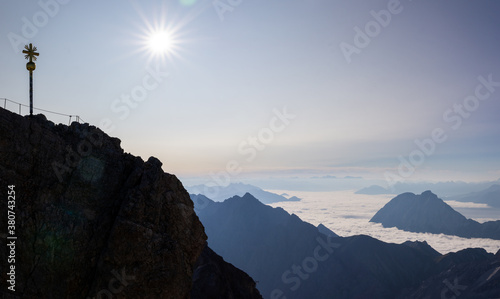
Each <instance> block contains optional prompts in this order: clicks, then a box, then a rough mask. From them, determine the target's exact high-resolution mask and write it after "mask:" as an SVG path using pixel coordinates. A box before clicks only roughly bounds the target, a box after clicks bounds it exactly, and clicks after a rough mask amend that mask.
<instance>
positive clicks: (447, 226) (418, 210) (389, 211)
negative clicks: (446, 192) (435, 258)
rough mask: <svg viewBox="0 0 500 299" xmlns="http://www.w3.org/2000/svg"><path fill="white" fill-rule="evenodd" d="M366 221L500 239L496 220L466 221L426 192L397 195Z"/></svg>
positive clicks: (462, 235)
mask: <svg viewBox="0 0 500 299" xmlns="http://www.w3.org/2000/svg"><path fill="white" fill-rule="evenodd" d="M370 221H371V222H377V223H381V224H382V225H383V226H384V227H397V228H399V229H402V230H406V231H411V232H426V233H435V234H440V233H443V234H447V235H455V236H459V237H465V238H490V239H495V240H500V221H489V222H485V223H479V222H477V221H474V220H471V219H467V218H465V217H464V216H463V215H462V214H460V213H458V212H457V211H455V210H453V208H452V207H450V206H449V205H448V204H446V203H445V202H444V201H443V200H442V199H440V198H438V197H437V196H436V195H435V194H433V193H432V192H430V191H426V192H424V193H422V194H420V195H415V194H413V193H403V194H400V195H398V196H396V197H395V198H393V199H392V200H391V201H390V202H388V203H387V204H386V205H385V206H384V207H383V208H382V209H380V210H379V211H378V212H377V213H376V214H375V216H373V218H372V219H371V220H370Z"/></svg>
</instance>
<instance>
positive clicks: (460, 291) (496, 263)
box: [400, 248, 500, 299]
mask: <svg viewBox="0 0 500 299" xmlns="http://www.w3.org/2000/svg"><path fill="white" fill-rule="evenodd" d="M434 273H435V274H434V275H432V276H430V277H429V278H427V279H426V280H425V281H423V282H422V283H421V284H420V286H419V287H417V288H414V289H413V290H410V291H407V292H406V293H405V294H403V295H402V296H400V298H407V299H420V298H429V299H433V298H436V299H443V298H470V299H481V298H484V299H490V298H498V296H499V295H500V258H499V257H497V256H492V254H489V253H487V252H486V251H485V250H484V249H479V248H469V249H464V250H461V251H459V252H455V253H449V254H447V255H444V256H442V257H441V258H439V259H437V265H436V271H434Z"/></svg>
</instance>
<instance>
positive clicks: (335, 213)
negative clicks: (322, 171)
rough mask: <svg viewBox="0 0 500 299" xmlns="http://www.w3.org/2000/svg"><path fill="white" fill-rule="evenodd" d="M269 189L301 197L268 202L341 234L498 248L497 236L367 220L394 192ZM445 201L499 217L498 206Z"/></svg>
mask: <svg viewBox="0 0 500 299" xmlns="http://www.w3.org/2000/svg"><path fill="white" fill-rule="evenodd" d="M268 191H271V192H274V193H278V194H281V193H287V194H289V195H290V196H293V195H294V196H298V197H300V198H302V201H299V202H279V203H275V204H271V205H270V206H273V207H282V208H283V209H285V210H286V211H287V212H288V213H290V214H292V213H293V214H295V215H297V216H299V217H300V218H301V219H302V220H303V221H306V222H309V223H311V224H314V225H318V224H320V223H323V225H325V226H326V227H328V228H329V229H331V230H332V231H334V232H335V233H336V234H338V235H340V236H343V237H346V236H352V235H360V234H364V235H369V236H371V237H373V238H376V239H379V240H381V241H384V242H388V243H398V244H399V243H403V242H406V241H427V243H429V245H430V246H432V247H433V248H434V249H435V250H437V251H439V252H440V253H442V254H446V253H448V252H456V251H459V250H461V249H465V248H477V247H480V248H484V249H485V250H486V251H488V252H491V253H496V252H497V251H498V250H499V249H500V241H499V240H492V239H481V238H472V239H467V238H460V237H456V236H450V235H444V234H428V233H411V232H406V231H402V230H399V229H397V228H384V227H382V225H381V224H379V223H371V222H369V221H370V219H371V218H372V217H373V215H375V213H376V212H377V211H378V210H380V209H381V208H382V207H383V206H384V205H385V204H386V203H387V202H389V201H390V200H391V199H392V198H393V197H394V196H393V195H363V194H354V191H332V192H304V191H286V190H268ZM447 203H448V204H449V205H450V206H451V207H453V208H454V209H455V210H457V211H458V212H460V213H462V214H463V215H464V216H465V217H467V218H472V219H474V220H476V221H478V222H485V221H491V220H500V209H494V208H490V207H488V206H487V205H484V204H475V203H463V202H454V201H447Z"/></svg>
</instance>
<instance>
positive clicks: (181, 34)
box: [133, 0, 197, 63]
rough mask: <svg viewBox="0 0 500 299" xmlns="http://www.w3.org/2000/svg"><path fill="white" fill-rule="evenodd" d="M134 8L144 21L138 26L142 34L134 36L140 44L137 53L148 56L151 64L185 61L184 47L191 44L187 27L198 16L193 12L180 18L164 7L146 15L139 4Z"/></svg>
mask: <svg viewBox="0 0 500 299" xmlns="http://www.w3.org/2000/svg"><path fill="white" fill-rule="evenodd" d="M186 1H187V0H186ZM189 1H191V0H189ZM189 1H187V2H186V3H188V2H189ZM189 3H191V2H189ZM134 8H135V10H136V11H137V13H138V14H139V17H140V19H141V20H142V22H141V23H140V24H139V25H138V27H139V30H140V32H138V33H134V34H133V36H134V37H136V38H137V40H136V42H138V44H139V47H138V48H137V50H136V51H137V52H141V53H143V54H146V55H147V56H148V61H149V62H151V61H153V60H154V61H157V62H162V63H163V62H166V61H170V62H173V61H174V60H178V59H181V60H184V59H183V57H182V55H181V54H182V52H183V51H184V50H185V49H184V45H185V44H186V42H189V40H188V39H186V35H187V33H188V32H187V31H186V29H187V28H186V27H187V26H188V24H189V23H190V22H191V21H192V20H193V19H194V18H195V17H196V16H197V13H193V12H191V13H189V14H187V15H184V16H182V17H180V15H179V14H177V13H175V12H174V11H172V10H171V9H170V10H169V9H167V6H165V5H162V6H161V7H158V8H157V9H156V12H155V13H153V14H146V13H145V12H144V10H143V8H142V7H141V6H140V4H139V3H138V2H137V3H135V6H134Z"/></svg>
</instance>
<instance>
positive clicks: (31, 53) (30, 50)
mask: <svg viewBox="0 0 500 299" xmlns="http://www.w3.org/2000/svg"><path fill="white" fill-rule="evenodd" d="M24 48H25V49H26V50H23V54H26V55H24V58H26V59H28V58H29V60H30V62H33V60H35V61H36V56H38V55H40V54H39V53H37V52H35V51H36V50H37V49H36V47H33V44H31V43H30V45H29V47H28V45H26V46H24Z"/></svg>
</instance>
